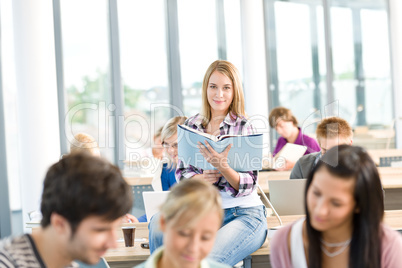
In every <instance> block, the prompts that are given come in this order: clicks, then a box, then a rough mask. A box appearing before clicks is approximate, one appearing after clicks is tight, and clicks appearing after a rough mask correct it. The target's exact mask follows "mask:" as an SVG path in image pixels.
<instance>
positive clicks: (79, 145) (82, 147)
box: [70, 133, 100, 156]
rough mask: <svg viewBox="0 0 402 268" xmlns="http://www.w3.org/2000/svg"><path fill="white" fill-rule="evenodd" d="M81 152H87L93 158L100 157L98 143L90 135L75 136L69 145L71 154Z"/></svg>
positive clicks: (79, 134)
mask: <svg viewBox="0 0 402 268" xmlns="http://www.w3.org/2000/svg"><path fill="white" fill-rule="evenodd" d="M81 151H87V152H89V153H91V154H93V155H95V156H100V152H99V146H98V143H97V142H96V140H95V139H94V138H93V137H92V136H91V135H89V134H86V133H78V134H76V135H75V136H74V139H73V140H72V141H71V144H70V152H71V153H77V152H81Z"/></svg>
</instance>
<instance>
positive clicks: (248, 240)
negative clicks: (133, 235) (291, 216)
mask: <svg viewBox="0 0 402 268" xmlns="http://www.w3.org/2000/svg"><path fill="white" fill-rule="evenodd" d="M148 228H149V249H150V250H151V254H152V252H153V251H154V250H155V249H156V248H158V247H159V246H162V244H163V233H162V232H161V231H160V229H159V214H155V215H154V216H153V217H152V219H151V221H150V223H149V225H148ZM266 236H267V218H266V213H265V208H264V206H257V207H250V208H240V207H235V208H228V209H225V210H224V219H223V224H222V227H221V228H220V229H219V231H218V233H217V236H216V240H215V244H214V247H213V248H212V250H211V252H210V253H209V256H208V258H211V259H213V260H215V261H217V262H221V263H225V264H228V265H231V266H233V265H235V264H236V263H238V262H239V261H241V260H243V259H244V258H246V257H247V256H248V255H250V254H251V253H253V252H254V251H256V250H257V249H259V248H260V247H261V246H262V244H264V241H265V238H266Z"/></svg>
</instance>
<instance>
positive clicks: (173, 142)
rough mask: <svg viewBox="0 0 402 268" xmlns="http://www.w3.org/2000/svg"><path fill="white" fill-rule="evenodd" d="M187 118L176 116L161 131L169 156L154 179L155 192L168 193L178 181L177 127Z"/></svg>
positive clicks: (164, 146)
mask: <svg viewBox="0 0 402 268" xmlns="http://www.w3.org/2000/svg"><path fill="white" fill-rule="evenodd" d="M186 119H187V117H185V116H176V117H173V118H172V119H170V120H169V121H167V122H166V124H165V125H164V126H163V129H162V131H161V141H162V146H163V148H164V150H165V152H166V154H167V158H164V159H165V160H166V161H164V162H161V165H160V166H159V168H158V170H157V171H156V172H155V174H154V177H153V179H152V188H153V189H154V190H155V191H167V190H169V188H170V187H172V186H173V185H174V184H175V183H176V182H177V181H176V177H175V171H176V165H177V161H178V158H177V125H181V124H183V123H184V121H186Z"/></svg>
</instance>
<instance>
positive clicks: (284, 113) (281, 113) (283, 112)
mask: <svg viewBox="0 0 402 268" xmlns="http://www.w3.org/2000/svg"><path fill="white" fill-rule="evenodd" d="M278 120H283V121H287V122H293V125H294V126H296V127H297V124H298V122H297V119H296V117H294V116H293V113H292V111H291V110H289V109H288V108H285V107H276V108H274V109H272V111H271V112H270V113H269V125H270V126H271V128H275V127H276V124H277V123H278Z"/></svg>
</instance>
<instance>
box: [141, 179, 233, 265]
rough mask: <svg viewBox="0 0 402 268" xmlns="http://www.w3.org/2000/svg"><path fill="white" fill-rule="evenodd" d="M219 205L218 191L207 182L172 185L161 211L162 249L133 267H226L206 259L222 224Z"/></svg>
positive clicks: (192, 181)
mask: <svg viewBox="0 0 402 268" xmlns="http://www.w3.org/2000/svg"><path fill="white" fill-rule="evenodd" d="M221 206H222V204H221V197H220V196H219V192H218V191H217V189H216V188H215V187H213V186H212V185H211V184H210V183H207V182H205V181H201V180H187V181H184V182H181V183H180V184H177V185H175V186H174V187H173V188H172V189H171V192H170V193H169V195H168V197H167V200H166V202H165V203H164V204H163V205H162V208H161V212H160V218H159V224H160V228H161V230H162V232H163V237H164V241H165V242H164V246H162V247H159V248H158V249H157V250H156V251H155V252H154V253H153V254H152V255H151V256H150V257H149V258H148V260H147V261H146V262H145V263H142V264H140V265H138V266H136V268H142V267H144V268H170V267H189V268H190V267H193V268H225V267H227V268H229V266H227V265H224V264H221V263H217V262H215V261H212V260H209V259H205V258H206V257H207V255H208V253H209V252H210V251H211V249H212V247H213V245H214V242H215V238H216V234H217V232H218V230H219V228H220V226H221V224H222V217H223V211H222V207H221Z"/></svg>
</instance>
